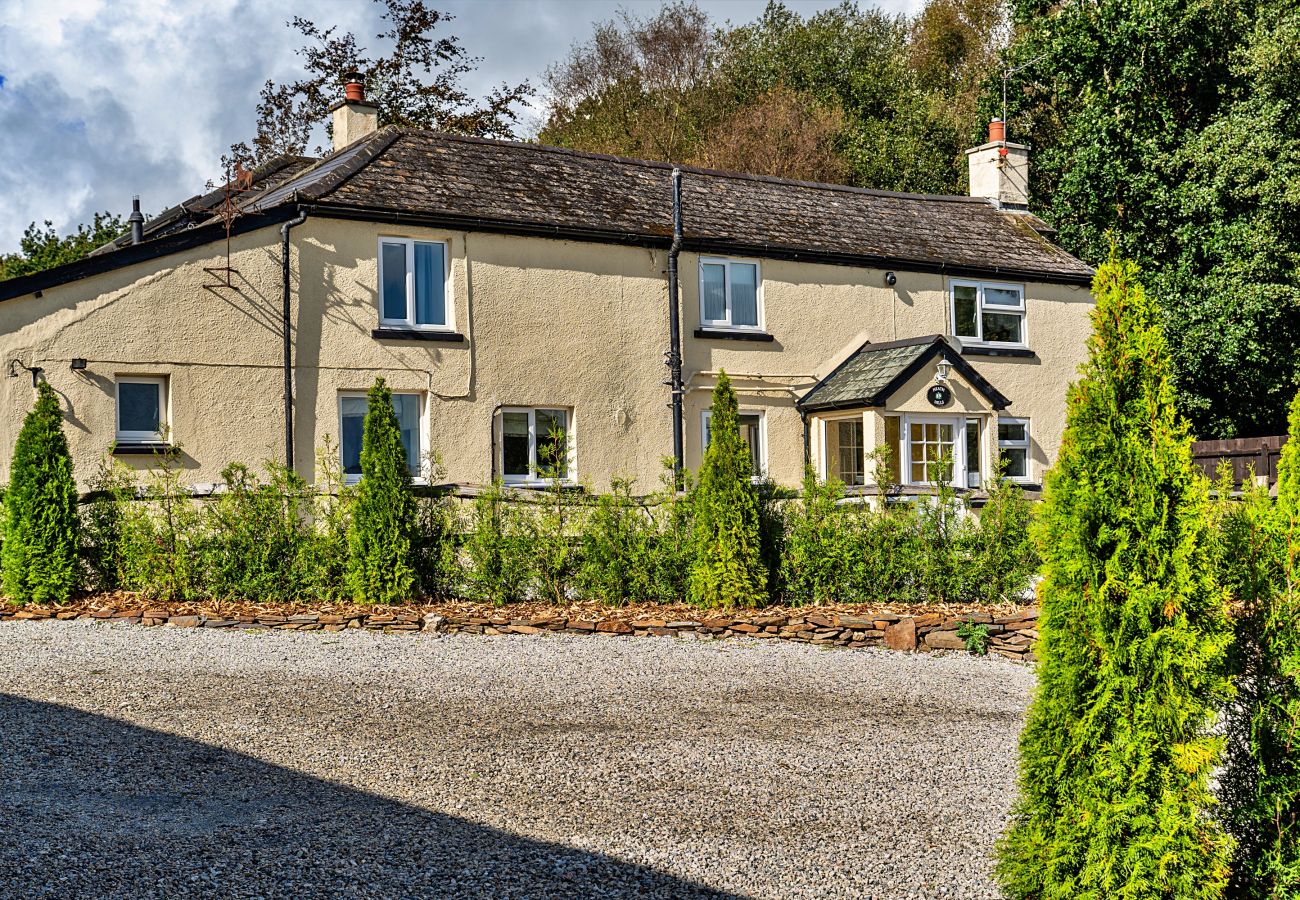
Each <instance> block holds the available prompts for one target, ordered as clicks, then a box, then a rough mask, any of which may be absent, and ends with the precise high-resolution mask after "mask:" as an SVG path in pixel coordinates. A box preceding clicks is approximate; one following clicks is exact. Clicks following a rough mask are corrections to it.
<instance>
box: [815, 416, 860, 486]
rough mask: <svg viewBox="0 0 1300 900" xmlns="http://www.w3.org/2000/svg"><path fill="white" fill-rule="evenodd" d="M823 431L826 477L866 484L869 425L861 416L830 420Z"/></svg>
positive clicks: (851, 483) (852, 483)
mask: <svg viewBox="0 0 1300 900" xmlns="http://www.w3.org/2000/svg"><path fill="white" fill-rule="evenodd" d="M823 435H824V440H825V447H826V455H825V459H824V466H823V468H824V470H825V472H826V474H827V477H829V478H835V479H837V480H839V481H841V482H843V483H844V484H846V485H861V484H866V475H867V472H866V429H865V428H864V427H863V424H862V417H861V416H859V417H857V418H855V419H839V420H835V419H832V420H830V421H827V422H825V431H824V432H823Z"/></svg>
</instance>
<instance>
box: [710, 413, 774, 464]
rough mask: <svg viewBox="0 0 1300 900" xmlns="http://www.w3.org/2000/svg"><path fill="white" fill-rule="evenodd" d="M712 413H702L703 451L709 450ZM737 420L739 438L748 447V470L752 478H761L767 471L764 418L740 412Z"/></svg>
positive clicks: (761, 415) (757, 414) (760, 415)
mask: <svg viewBox="0 0 1300 900" xmlns="http://www.w3.org/2000/svg"><path fill="white" fill-rule="evenodd" d="M712 418H713V412H712V411H711V410H706V411H705V413H704V450H705V452H707V451H708V449H709V438H710V432H709V423H710V420H711V419H712ZM737 419H738V420H739V423H740V437H741V438H742V439H743V440H744V441H745V444H746V445H748V447H749V470H750V473H751V474H752V475H753V477H754V478H762V477H763V475H764V473H765V472H766V471H767V441H766V430H767V429H766V428H765V424H766V423H765V422H764V416H763V414H762V413H761V412H742V413H741V414H740V415H739V416H737Z"/></svg>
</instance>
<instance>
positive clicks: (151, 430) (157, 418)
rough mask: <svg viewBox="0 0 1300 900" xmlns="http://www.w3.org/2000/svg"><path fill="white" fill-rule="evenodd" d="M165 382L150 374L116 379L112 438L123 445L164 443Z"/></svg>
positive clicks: (165, 436) (166, 429)
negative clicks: (115, 412)
mask: <svg viewBox="0 0 1300 900" xmlns="http://www.w3.org/2000/svg"><path fill="white" fill-rule="evenodd" d="M168 416H169V410H168V404H167V379H166V378H163V377H159V376H153V375H148V376H146V375H119V376H117V423H116V439H117V440H118V441H121V442H123V443H161V442H162V441H165V440H167V434H168V432H169V431H170V428H169V423H168Z"/></svg>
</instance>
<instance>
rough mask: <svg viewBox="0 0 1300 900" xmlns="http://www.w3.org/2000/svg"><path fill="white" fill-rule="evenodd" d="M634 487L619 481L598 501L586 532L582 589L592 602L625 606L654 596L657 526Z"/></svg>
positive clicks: (581, 569)
mask: <svg viewBox="0 0 1300 900" xmlns="http://www.w3.org/2000/svg"><path fill="white" fill-rule="evenodd" d="M632 485H633V482H632V481H630V480H628V479H625V478H615V479H614V481H613V489H612V490H611V491H610V492H609V493H608V494H602V495H601V496H600V497H598V498H597V499H596V503H595V506H594V507H593V508H592V510H591V514H590V515H589V516H587V518H586V521H585V522H584V523H583V529H582V565H581V567H580V568H579V569H578V574H577V583H578V587H579V588H580V589H581V591H582V593H583V595H584V596H586V597H590V598H591V599H594V600H599V601H600V602H602V603H608V604H610V605H613V606H622V605H624V604H626V603H633V602H636V601H638V600H649V599H650V598H651V596H652V595H653V593H654V584H653V582H654V575H655V564H654V557H655V545H656V543H657V538H658V534H657V530H656V528H655V520H654V518H653V517H652V516H651V515H650V513H649V512H647V511H646V509H645V507H644V506H643V505H642V504H641V503H640V502H638V501H637V499H636V498H635V497H634V496H633V495H632Z"/></svg>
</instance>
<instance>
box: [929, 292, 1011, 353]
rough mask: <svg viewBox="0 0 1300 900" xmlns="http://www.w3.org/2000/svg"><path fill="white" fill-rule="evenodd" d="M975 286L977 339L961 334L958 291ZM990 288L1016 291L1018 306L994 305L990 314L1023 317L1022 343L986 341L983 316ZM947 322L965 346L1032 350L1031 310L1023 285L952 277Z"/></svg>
mask: <svg viewBox="0 0 1300 900" xmlns="http://www.w3.org/2000/svg"><path fill="white" fill-rule="evenodd" d="M959 287H972V288H975V332H976V335H975V336H974V337H972V336H970V335H964V334H959V333H958V332H957V288H959ZM988 288H994V289H996V290H1009V291H1015V292H1016V293H1018V294H1019V295H1020V303H1019V305H1017V306H1014V307H1012V306H999V305H998V304H993V307H992V309H991V310H989V311H991V312H994V313H1004V314H1008V315H1018V316H1020V340H1019V341H986V340H985V339H984V313H985V311H986V307H985V303H984V291H985V290H986V289H988ZM948 321H949V323H950V324H951V326H952V333H953V335H954V336H955V337H957V338H958V340H960V341H961V342H962V343H963V344H967V345H972V346H978V347H1015V348H1019V349H1027V348H1028V347H1029V308H1028V304H1027V303H1026V301H1025V286H1024V285H1023V284H1014V283H1012V282H1004V281H974V280H970V279H965V278H952V279H949V281H948Z"/></svg>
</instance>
